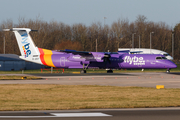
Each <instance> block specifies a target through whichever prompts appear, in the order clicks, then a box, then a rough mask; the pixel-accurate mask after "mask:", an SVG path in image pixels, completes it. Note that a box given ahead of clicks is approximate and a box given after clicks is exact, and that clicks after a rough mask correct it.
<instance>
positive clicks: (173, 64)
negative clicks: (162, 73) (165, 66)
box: [169, 62, 177, 68]
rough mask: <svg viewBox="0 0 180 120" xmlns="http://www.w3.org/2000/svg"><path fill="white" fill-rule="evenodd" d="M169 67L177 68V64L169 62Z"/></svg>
mask: <svg viewBox="0 0 180 120" xmlns="http://www.w3.org/2000/svg"><path fill="white" fill-rule="evenodd" d="M169 68H177V65H176V64H175V63H173V62H171V63H170V64H169Z"/></svg>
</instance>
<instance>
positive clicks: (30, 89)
mask: <svg viewBox="0 0 180 120" xmlns="http://www.w3.org/2000/svg"><path fill="white" fill-rule="evenodd" d="M179 93H180V89H160V90H157V89H155V88H143V87H116V86H96V85H32V84H29V85H0V110H1V111H6V110H10V111H12V110H13V111H16V110H62V109H63V110H64V109H87V108H139V107H142V108H145V107H169V106H174V107H177V106H180V101H179V100H180V96H179Z"/></svg>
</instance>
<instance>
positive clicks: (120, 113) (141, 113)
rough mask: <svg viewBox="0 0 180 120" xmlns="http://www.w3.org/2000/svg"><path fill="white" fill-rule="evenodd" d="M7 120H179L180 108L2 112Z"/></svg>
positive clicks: (0, 113)
mask: <svg viewBox="0 0 180 120" xmlns="http://www.w3.org/2000/svg"><path fill="white" fill-rule="evenodd" d="M0 119H5V120H12V119H13V120H19V119H21V120H27V119H33V120H59V119H63V120H157V119H158V120H159V119H160V120H170V119H173V120H179V119H180V108H135V109H90V110H59V111H57V110H56V111H55V110H49V111H11V112H10V111H9V112H6V111H5V112H0Z"/></svg>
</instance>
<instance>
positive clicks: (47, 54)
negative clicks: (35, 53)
mask: <svg viewBox="0 0 180 120" xmlns="http://www.w3.org/2000/svg"><path fill="white" fill-rule="evenodd" d="M43 52H44V61H45V62H46V64H47V65H48V66H51V67H55V66H54V64H53V62H52V58H51V56H52V51H51V50H46V49H43Z"/></svg>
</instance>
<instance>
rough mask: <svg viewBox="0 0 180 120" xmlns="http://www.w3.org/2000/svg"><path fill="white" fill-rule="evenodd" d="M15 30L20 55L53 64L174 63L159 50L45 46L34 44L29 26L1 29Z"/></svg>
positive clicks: (127, 65) (147, 65)
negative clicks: (73, 48)
mask: <svg viewBox="0 0 180 120" xmlns="http://www.w3.org/2000/svg"><path fill="white" fill-rule="evenodd" d="M4 31H12V32H14V33H15V36H16V39H17V43H18V46H19V49H20V52H21V56H20V58H21V59H24V60H26V61H30V62H35V63H39V64H43V65H46V66H51V67H57V68H67V69H68V68H79V69H82V70H81V73H86V69H88V68H99V69H107V72H108V73H112V72H113V71H112V69H167V72H169V70H170V69H172V68H176V67H177V66H176V64H174V63H173V62H172V61H170V60H167V59H166V58H165V56H163V55H161V54H129V53H128V52H86V51H76V50H67V49H66V50H47V49H42V48H38V47H36V46H35V44H34V42H33V40H32V38H31V36H30V34H29V32H30V31H34V30H31V29H29V28H12V29H4Z"/></svg>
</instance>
